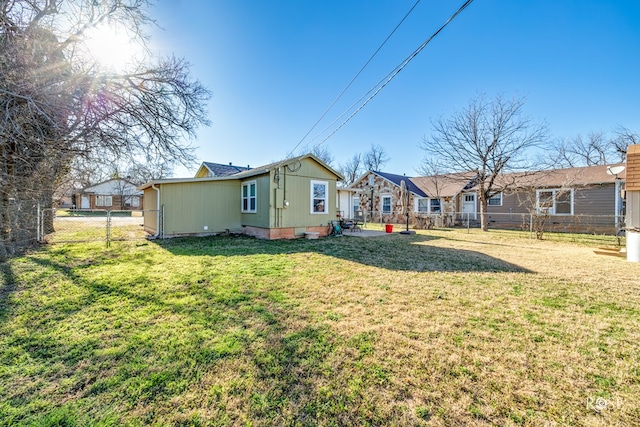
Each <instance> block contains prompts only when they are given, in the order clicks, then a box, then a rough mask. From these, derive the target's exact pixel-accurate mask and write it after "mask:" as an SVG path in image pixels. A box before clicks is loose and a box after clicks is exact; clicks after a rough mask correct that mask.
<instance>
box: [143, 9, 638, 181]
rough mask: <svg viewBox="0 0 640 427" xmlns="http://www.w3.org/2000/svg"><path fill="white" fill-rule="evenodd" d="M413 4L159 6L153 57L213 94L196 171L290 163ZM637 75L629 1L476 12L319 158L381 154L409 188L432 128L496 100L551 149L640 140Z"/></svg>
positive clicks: (369, 82)
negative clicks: (630, 137)
mask: <svg viewBox="0 0 640 427" xmlns="http://www.w3.org/2000/svg"><path fill="white" fill-rule="evenodd" d="M414 3H415V0H384V1H382V0H379V1H363V0H353V1H348V0H286V1H285V0H269V1H267V0H225V1H223V0H201V1H198V0H162V1H160V2H158V4H157V6H156V7H154V8H153V9H152V11H151V15H152V16H153V17H154V18H155V19H156V20H157V21H158V24H159V25H160V26H161V27H162V30H157V31H154V32H153V40H152V42H153V44H152V48H153V49H154V50H156V51H158V52H160V53H162V54H165V55H166V54H175V55H176V56H179V57H184V58H186V59H187V60H188V61H189V62H190V63H191V64H192V74H193V76H194V77H195V78H197V79H198V80H200V81H201V82H202V83H203V84H204V85H205V86H207V87H208V88H209V89H210V90H211V92H212V94H213V96H212V98H211V101H210V103H209V116H210V119H211V126H210V127H206V128H202V129H200V131H199V134H198V138H197V140H196V141H194V144H195V145H197V146H198V147H199V148H198V150H197V155H198V157H199V159H200V160H202V161H210V162H217V163H229V162H233V164H236V165H251V166H259V165H262V164H266V163H269V162H271V161H275V160H280V159H282V158H283V157H284V156H286V155H287V154H288V153H290V151H291V150H292V149H293V148H294V147H295V146H296V145H297V144H298V143H299V142H300V140H301V139H302V138H303V137H304V136H305V134H306V133H307V132H308V131H309V130H310V128H311V127H312V126H313V125H314V124H315V123H316V121H317V120H318V119H319V118H320V116H321V115H322V114H323V113H324V111H325V110H326V109H327V108H328V107H329V105H330V104H331V103H332V102H333V100H334V99H335V98H336V97H337V96H338V94H339V93H340V92H341V91H342V90H343V88H344V87H345V86H346V85H347V83H348V82H349V81H350V80H351V79H352V77H353V76H354V75H355V74H356V73H357V72H358V71H359V70H360V68H361V67H362V66H363V65H364V64H365V62H366V61H367V60H368V59H369V57H370V56H371V55H372V53H373V52H374V51H375V50H376V49H377V48H378V46H379V45H380V44H381V43H382V41H383V40H384V39H385V38H386V37H387V36H388V35H389V33H390V32H391V31H392V30H393V28H394V27H395V26H396V25H397V24H398V23H399V22H400V20H401V19H402V17H403V16H404V15H405V14H406V13H407V12H408V11H409V9H410V8H411V7H412V6H413V5H414ZM462 3H463V0H456V1H454V0H422V1H421V2H420V3H419V4H418V6H417V7H416V8H415V9H414V10H413V12H412V13H411V14H410V15H409V17H408V18H407V19H406V20H405V22H404V23H403V24H402V26H401V27H400V28H399V29H398V30H397V31H396V33H395V34H394V35H393V36H392V38H391V39H390V40H389V41H388V42H387V44H386V45H385V46H384V48H383V49H382V50H381V51H380V52H379V53H378V55H377V56H376V57H375V58H374V60H373V61H372V62H371V63H370V64H369V66H368V67H367V68H366V69H365V71H364V72H363V73H362V74H361V75H360V77H359V78H358V79H357V80H356V82H355V83H354V84H353V85H352V86H351V88H350V89H349V91H348V92H346V93H345V95H344V96H343V97H342V99H341V100H340V101H339V102H338V104H336V106H335V107H334V108H333V109H332V110H331V111H330V112H329V113H328V114H327V116H326V117H325V119H324V120H323V121H322V122H321V123H320V124H319V125H318V126H317V127H316V129H315V130H314V131H312V132H311V134H310V135H309V137H307V138H306V139H305V141H304V142H303V144H302V146H305V145H307V144H309V146H313V145H314V144H317V143H319V142H320V141H322V140H323V139H324V137H325V136H326V135H327V134H328V132H325V133H322V134H321V135H320V136H319V137H317V136H318V134H320V133H321V131H322V130H323V129H325V128H326V127H327V126H329V131H331V130H333V129H334V128H335V127H336V126H337V125H333V126H330V123H331V122H332V121H333V120H334V119H336V118H337V117H338V116H339V115H340V114H342V113H343V112H344V111H345V109H347V108H348V107H349V106H350V105H352V104H353V103H354V102H355V101H356V100H357V99H359V98H360V97H361V96H363V95H364V94H365V93H366V92H367V91H368V90H369V89H371V87H373V86H374V85H375V84H376V83H377V82H378V81H380V79H382V78H383V77H384V76H385V75H387V74H388V73H389V72H390V71H391V70H392V69H394V68H395V67H396V66H397V65H398V64H400V63H401V62H402V61H403V60H404V59H405V58H406V57H407V56H408V55H409V54H410V53H411V52H413V51H414V50H415V49H416V48H417V47H418V46H419V45H420V44H421V43H423V42H424V41H425V40H426V39H427V38H428V37H429V36H430V35H431V34H432V33H433V32H434V31H435V30H436V29H437V28H438V27H439V26H440V25H442V24H443V23H444V22H445V21H446V19H447V18H448V17H449V16H450V15H451V14H452V13H453V12H454V11H455V10H456V9H457V8H458V7H459V6H460V5H461V4H462ZM639 74H640V2H638V1H636V0H630V1H624V0H616V1H607V0H600V1H595V0H534V1H523V0H475V1H474V2H473V3H472V4H471V5H470V6H469V7H468V8H467V9H466V10H465V11H464V12H463V13H462V14H461V15H460V16H458V17H457V18H456V19H455V20H454V21H453V22H452V23H451V24H450V25H449V26H448V27H447V28H446V29H445V30H444V31H443V32H442V33H440V35H439V36H438V37H436V38H435V39H434V40H433V41H432V42H431V43H430V44H429V45H428V46H427V47H426V48H425V49H424V50H423V51H422V52H421V53H420V55H419V56H417V57H416V58H415V59H414V60H413V61H412V62H411V63H410V64H409V65H408V66H407V67H406V68H405V69H404V70H403V71H402V72H400V74H398V76H397V77H396V78H395V79H394V80H393V81H392V82H391V83H390V84H389V85H388V86H387V87H386V88H385V89H383V90H382V92H380V94H379V95H378V96H377V97H376V98H374V99H373V100H372V101H371V102H370V103H369V104H368V105H367V106H366V107H365V108H364V109H363V110H362V111H360V112H359V113H358V114H357V115H356V116H355V117H354V118H353V119H352V120H351V121H350V122H349V123H348V124H347V125H346V126H345V127H343V128H342V129H341V130H340V131H339V132H337V133H336V134H335V135H333V136H332V137H331V138H330V139H328V140H327V141H326V142H324V143H323V146H326V147H327V148H328V149H329V150H330V151H331V153H332V154H333V156H334V158H335V161H334V164H335V165H337V164H339V163H342V162H344V161H346V160H348V159H349V158H350V157H351V156H353V154H355V153H357V152H364V151H366V150H367V149H368V148H369V146H370V145H371V144H376V145H380V146H382V147H384V149H385V150H386V152H387V154H388V155H389V157H390V158H391V160H390V161H389V163H388V164H387V165H386V166H385V168H384V169H385V170H386V171H388V172H391V173H397V174H403V173H404V174H407V175H415V174H416V172H415V169H416V168H417V167H418V166H419V164H420V162H421V160H422V159H423V157H424V153H423V152H422V151H421V150H420V149H419V148H418V144H419V142H420V140H421V139H422V138H423V137H424V136H428V135H429V134H430V132H431V127H432V126H431V119H433V118H437V117H439V116H445V117H447V116H449V115H451V114H452V113H453V112H454V111H456V110H460V109H461V108H464V107H465V106H466V105H467V104H468V102H469V100H470V99H471V98H473V97H475V96H477V95H479V94H486V95H487V96H488V97H489V98H491V97H493V96H495V95H496V94H498V93H501V94H503V95H505V96H508V97H512V96H513V97H524V98H525V107H524V108H525V112H526V114H527V115H528V116H530V117H531V118H533V119H534V120H539V121H546V122H547V123H548V125H549V129H550V131H551V134H552V137H553V138H561V137H565V138H567V137H573V136H575V135H578V134H581V135H586V134H588V133H589V132H591V131H603V132H608V131H611V130H612V129H613V128H615V127H617V126H625V127H627V128H629V129H632V130H635V131H640V114H639V109H638V103H639V102H640V82H639V79H638V75H639ZM316 137H317V138H316ZM314 138H315V139H314ZM195 169H196V167H195V166H194V167H193V168H191V169H183V168H179V169H177V170H176V175H177V176H191V175H193V173H195Z"/></svg>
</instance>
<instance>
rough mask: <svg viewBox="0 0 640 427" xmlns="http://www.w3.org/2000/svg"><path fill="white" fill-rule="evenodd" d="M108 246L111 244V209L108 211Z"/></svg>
mask: <svg viewBox="0 0 640 427" xmlns="http://www.w3.org/2000/svg"><path fill="white" fill-rule="evenodd" d="M106 240H107V248H108V247H109V246H110V245H111V211H107V235H106Z"/></svg>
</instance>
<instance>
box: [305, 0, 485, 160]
mask: <svg viewBox="0 0 640 427" xmlns="http://www.w3.org/2000/svg"><path fill="white" fill-rule="evenodd" d="M472 2H473V0H467V1H466V2H465V3H464V4H463V5H462V6H460V7H459V8H458V10H456V12H455V13H453V15H451V16H450V17H449V19H447V20H446V22H445V23H444V24H442V26H441V27H440V28H438V29H437V30H436V31H435V32H434V33H433V34H432V35H431V36H430V37H429V38H428V39H427V40H425V41H424V42H423V43H422V44H421V45H420V46H419V47H418V48H417V49H416V50H414V51H413V52H412V53H411V55H409V56H408V57H407V58H406V59H405V60H404V61H402V62H401V63H400V65H398V66H397V67H396V68H394V69H393V70H392V71H391V72H390V73H388V74H387V75H386V76H385V77H384V78H383V79H382V80H380V81H379V82H378V83H377V84H376V85H375V86H373V87H372V88H371V89H369V91H368V92H367V93H366V94H365V95H363V96H362V97H360V99H358V101H356V102H355V103H354V104H352V105H351V107H349V108H348V109H347V110H346V111H345V112H344V113H342V114H341V115H340V116H338V118H337V119H336V120H334V121H333V122H332V124H333V123H335V122H337V121H338V120H339V119H340V117H344V116H345V115H346V113H347V111H349V110H351V108H353V106H354V105H355V104H357V103H359V102H360V101H361V100H362V99H363V98H364V97H366V96H367V95H368V94H370V93H371V92H373V94H372V95H371V96H369V98H367V100H366V101H364V103H362V105H360V106H359V107H358V108H357V109H356V110H355V111H354V112H353V113H351V115H350V116H349V117H347V118H346V119H345V120H344V121H343V122H342V123H341V124H340V125H339V126H338V127H337V128H336V129H334V130H333V131H332V132H331V133H330V134H329V135H328V136H327V137H326V138H324V139H323V140H322V141H321V142H320V143H318V144H317V145H316V147H319V146H320V145H322V144H324V143H325V142H326V141H327V140H328V139H329V138H331V137H332V136H333V135H335V134H336V133H337V132H338V131H339V130H340V129H342V127H343V126H344V125H346V124H347V123H348V122H349V121H350V120H351V119H352V118H353V117H354V116H355V115H356V114H358V113H359V112H360V110H362V109H363V108H364V107H365V106H366V105H367V104H368V103H369V102H370V101H371V100H372V99H373V98H375V96H376V95H377V94H378V93H380V91H381V90H382V89H383V88H384V87H385V86H387V85H388V84H389V83H390V82H391V80H393V79H394V78H395V77H396V76H397V75H398V74H399V73H400V71H402V70H403V69H404V68H405V67H406V66H407V65H408V64H409V62H411V61H412V60H413V58H415V57H416V56H418V54H419V53H420V52H422V50H423V49H424V48H425V47H426V46H427V45H428V44H429V43H430V42H431V40H433V39H434V38H435V37H436V36H437V35H438V34H440V32H441V31H442V30H443V29H444V28H445V27H446V26H447V25H449V23H451V21H453V20H454V19H455V18H456V17H457V16H458V15H459V14H460V13H462V11H463V10H464V9H466V8H467V6H469V5H470V4H471V3H472ZM330 126H331V125H330ZM325 130H326V129H325ZM323 132H324V131H323ZM316 138H317V137H316ZM314 139H315V138H314ZM298 145H299V144H298ZM296 148H297V146H296Z"/></svg>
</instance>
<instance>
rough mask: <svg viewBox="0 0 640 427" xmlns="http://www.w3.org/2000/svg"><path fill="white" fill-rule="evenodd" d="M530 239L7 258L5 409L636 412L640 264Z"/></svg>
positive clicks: (81, 420) (419, 419)
mask: <svg viewBox="0 0 640 427" xmlns="http://www.w3.org/2000/svg"><path fill="white" fill-rule="evenodd" d="M526 237H527V236H526V235H523V234H519V233H507V232H493V231H492V232H490V233H480V232H474V231H473V230H472V232H471V233H467V232H466V230H465V231H451V230H440V231H430V232H425V233H419V234H417V235H415V236H400V235H393V236H384V237H380V238H371V239H359V238H351V237H342V238H335V239H323V240H318V241H307V240H299V241H283V242H265V241H257V240H253V239H246V238H229V237H225V238H211V239H184V240H173V241H167V242H162V243H161V244H152V243H138V244H136V243H131V244H128V243H118V244H114V245H113V247H112V248H111V249H109V250H105V249H104V248H103V247H102V246H100V245H82V246H81V245H72V246H54V247H50V248H47V249H46V250H44V251H42V252H38V253H35V254H31V255H29V256H26V257H23V258H20V259H15V260H12V261H11V262H9V263H7V264H5V265H3V276H2V277H3V282H2V285H1V289H2V293H1V294H0V298H1V299H0V303H1V305H0V322H1V323H0V332H1V334H0V336H1V337H2V338H0V348H1V349H2V350H0V419H6V420H10V421H9V423H25V424H32V423H40V424H47V423H48V424H50V425H51V424H55V423H58V424H66V425H90V424H96V423H97V424H133V425H148V424H151V425H240V424H250V425H367V424H368V425H412V426H413V425H545V424H548V425H615V424H621V425H633V424H635V423H636V422H637V420H639V419H640V410H639V409H638V408H639V407H640V402H639V398H638V396H639V395H640V394H639V393H640V353H639V352H638V350H639V348H638V347H639V345H638V342H640V328H639V326H640V325H639V319H640V308H639V307H640V304H639V302H640V292H639V291H640V284H639V283H638V280H637V277H639V273H640V265H637V264H631V263H627V262H626V261H625V260H623V259H619V258H612V257H602V256H598V255H595V254H594V253H593V249H594V247H593V246H589V245H585V244H576V243H563V242H549V241H534V240H529V239H527V238H526ZM598 399H599V400H598Z"/></svg>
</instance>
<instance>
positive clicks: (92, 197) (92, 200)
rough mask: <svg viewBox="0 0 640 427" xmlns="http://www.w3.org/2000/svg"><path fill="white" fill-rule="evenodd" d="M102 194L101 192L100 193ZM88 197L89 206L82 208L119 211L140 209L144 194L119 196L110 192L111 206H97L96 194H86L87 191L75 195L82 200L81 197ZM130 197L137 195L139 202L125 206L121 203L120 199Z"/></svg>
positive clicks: (142, 204)
mask: <svg viewBox="0 0 640 427" xmlns="http://www.w3.org/2000/svg"><path fill="white" fill-rule="evenodd" d="M100 195H103V194H100ZM104 195H106V196H108V195H109V194H104ZM83 196H84V197H88V198H89V207H88V208H84V209H92V210H107V211H120V210H124V211H141V210H142V209H143V206H144V195H137V194H135V195H131V196H120V195H116V194H112V195H111V206H98V205H97V204H96V202H97V200H96V199H97V196H98V195H97V194H87V193H81V194H78V195H77V196H76V199H77V200H82V197H83ZM127 197H129V198H131V197H138V199H139V204H138V206H132V205H130V206H127V205H125V204H124V203H122V200H123V199H124V198H127Z"/></svg>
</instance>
